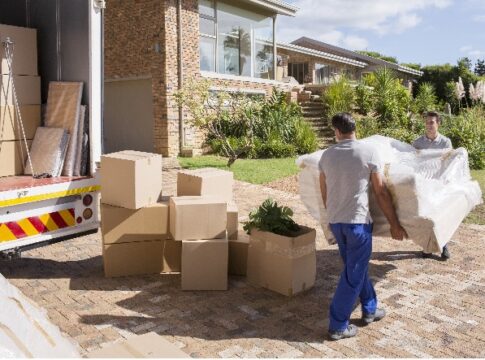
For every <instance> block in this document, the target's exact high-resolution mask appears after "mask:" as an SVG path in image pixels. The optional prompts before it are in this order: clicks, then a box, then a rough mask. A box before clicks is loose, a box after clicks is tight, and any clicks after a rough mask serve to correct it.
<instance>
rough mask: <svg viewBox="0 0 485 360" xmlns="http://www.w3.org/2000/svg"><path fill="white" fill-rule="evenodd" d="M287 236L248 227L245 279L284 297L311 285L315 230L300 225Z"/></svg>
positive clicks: (314, 264) (314, 256)
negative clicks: (298, 229)
mask: <svg viewBox="0 0 485 360" xmlns="http://www.w3.org/2000/svg"><path fill="white" fill-rule="evenodd" d="M301 228H302V229H301V231H300V233H299V235H298V236H295V237H287V236H281V235H277V234H274V233H271V232H266V231H259V230H255V229H253V230H251V236H250V241H249V248H248V267H247V280H248V282H249V283H250V284H253V285H256V286H262V287H264V288H267V289H270V290H273V291H276V292H278V293H280V294H283V295H285V296H292V295H295V294H297V293H299V292H302V291H305V290H308V289H310V288H311V287H313V285H314V283H315V276H316V253H315V236H316V232H315V229H310V228H307V227H304V226H302V227H301Z"/></svg>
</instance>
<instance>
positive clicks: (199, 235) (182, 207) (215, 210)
mask: <svg viewBox="0 0 485 360" xmlns="http://www.w3.org/2000/svg"><path fill="white" fill-rule="evenodd" d="M226 226H227V203H226V202H225V201H224V200H222V199H220V198H216V197H211V196H181V197H172V198H170V234H171V235H172V238H173V239H174V240H199V239H224V238H225V237H226Z"/></svg>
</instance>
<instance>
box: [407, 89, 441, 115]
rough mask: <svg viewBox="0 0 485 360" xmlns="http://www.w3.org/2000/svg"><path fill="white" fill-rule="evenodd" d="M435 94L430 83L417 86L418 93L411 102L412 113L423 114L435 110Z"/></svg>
mask: <svg viewBox="0 0 485 360" xmlns="http://www.w3.org/2000/svg"><path fill="white" fill-rule="evenodd" d="M436 103H437V98H436V92H435V89H434V86H433V85H432V84H431V83H427V82H425V83H422V84H420V85H419V88H418V93H417V95H416V98H415V99H414V101H413V111H414V113H416V114H423V113H424V112H426V111H434V110H436Z"/></svg>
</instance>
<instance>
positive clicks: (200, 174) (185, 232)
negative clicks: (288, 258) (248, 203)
mask: <svg viewBox="0 0 485 360" xmlns="http://www.w3.org/2000/svg"><path fill="white" fill-rule="evenodd" d="M233 183H234V179H233V174H232V173H231V172H229V171H223V170H218V169H211V168H206V169H199V170H194V171H181V172H179V173H178V176H177V197H174V198H172V199H171V202H170V214H171V217H170V232H171V234H172V237H173V239H174V240H178V241H181V242H182V289H183V290H226V289H227V275H228V266H229V248H230V244H231V243H232V242H234V241H237V229H238V210H237V206H236V205H235V203H234V200H233Z"/></svg>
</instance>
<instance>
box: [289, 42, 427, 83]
mask: <svg viewBox="0 0 485 360" xmlns="http://www.w3.org/2000/svg"><path fill="white" fill-rule="evenodd" d="M292 44H294V45H299V46H304V47H311V48H313V49H316V50H319V51H328V52H330V53H332V54H336V55H340V56H344V57H348V58H350V59H354V60H357V61H362V62H366V63H368V64H375V65H382V66H385V67H388V68H391V69H394V70H397V71H400V72H404V73H408V74H412V75H416V76H422V75H423V72H422V71H419V70H415V69H411V68H409V67H407V66H402V65H399V64H395V63H392V62H389V61H385V60H382V59H377V58H375V57H372V56H368V55H364V54H359V53H357V52H355V51H351V50H347V49H344V48H341V47H338V46H335V45H330V44H327V43H324V42H322V41H319V40H315V39H311V38H308V37H301V38H299V39H297V40H295V41H293V42H292Z"/></svg>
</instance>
